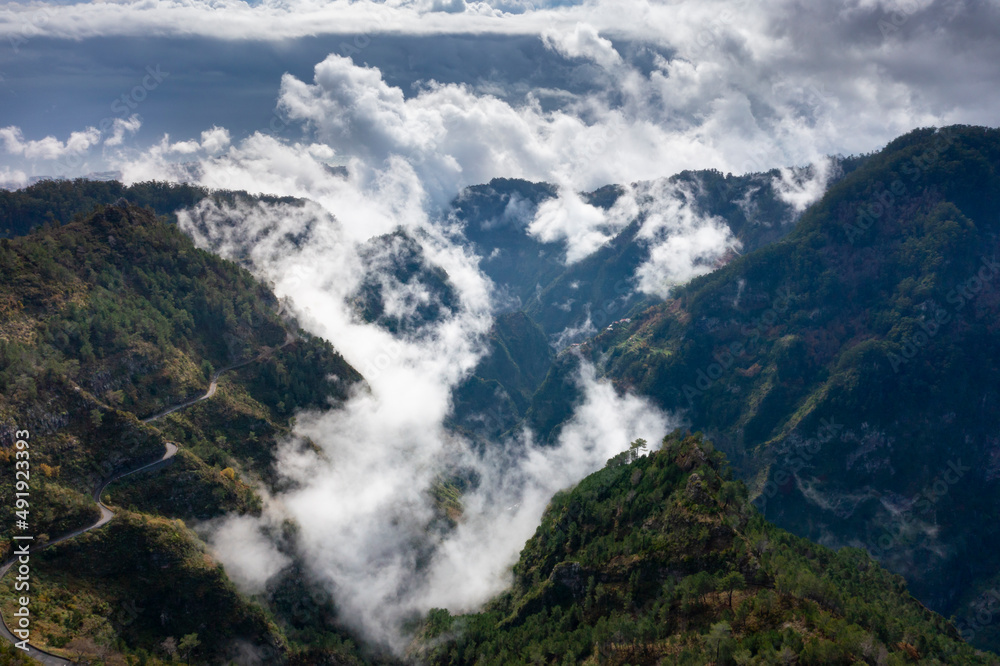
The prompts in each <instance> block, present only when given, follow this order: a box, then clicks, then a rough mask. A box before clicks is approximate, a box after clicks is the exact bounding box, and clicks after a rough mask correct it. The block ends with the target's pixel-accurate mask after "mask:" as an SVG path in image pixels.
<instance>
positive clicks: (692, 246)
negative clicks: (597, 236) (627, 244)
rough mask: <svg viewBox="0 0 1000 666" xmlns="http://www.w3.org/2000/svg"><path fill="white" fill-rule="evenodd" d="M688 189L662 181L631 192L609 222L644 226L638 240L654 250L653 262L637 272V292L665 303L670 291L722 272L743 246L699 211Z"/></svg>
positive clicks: (718, 220)
mask: <svg viewBox="0 0 1000 666" xmlns="http://www.w3.org/2000/svg"><path fill="white" fill-rule="evenodd" d="M696 186H697V185H690V184H687V183H684V184H679V183H675V182H671V181H669V180H666V179H663V180H659V181H652V182H644V183H639V184H637V185H633V186H631V187H630V188H628V189H627V190H626V192H625V194H624V195H623V196H622V197H621V198H620V199H619V200H618V201H617V202H616V204H615V206H614V207H612V209H611V211H610V212H609V217H611V218H616V217H617V218H620V219H635V218H638V219H640V220H642V224H641V226H640V228H639V232H638V234H636V238H637V239H638V240H639V241H640V242H644V243H646V244H647V245H648V246H649V258H648V259H647V260H646V261H645V262H644V263H643V264H642V265H640V266H639V268H638V269H636V273H635V277H636V283H637V288H638V289H639V290H640V291H644V292H646V293H648V294H654V295H656V296H660V297H661V298H666V297H667V296H668V295H669V293H670V290H671V289H672V288H673V287H676V286H677V285H679V284H683V283H685V282H687V281H689V280H690V279H691V278H693V277H696V276H698V275H703V274H705V273H708V272H710V271H712V270H714V269H715V268H717V267H718V266H719V265H720V263H721V261H722V260H723V259H724V258H725V256H726V255H727V254H728V253H729V252H730V251H731V250H734V249H739V247H740V243H739V240H738V239H736V238H735V237H734V236H733V235H732V232H731V231H730V229H729V226H728V225H727V224H726V221H725V220H723V219H722V218H720V217H715V216H709V215H703V214H702V213H700V212H699V211H698V210H696V209H695V206H694V205H693V202H694V192H692V191H691V189H690V188H691V187H696Z"/></svg>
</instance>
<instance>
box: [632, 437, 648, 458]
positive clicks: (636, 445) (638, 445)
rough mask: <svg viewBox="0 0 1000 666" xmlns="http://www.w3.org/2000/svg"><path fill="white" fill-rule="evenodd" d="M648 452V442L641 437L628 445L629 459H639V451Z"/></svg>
mask: <svg viewBox="0 0 1000 666" xmlns="http://www.w3.org/2000/svg"><path fill="white" fill-rule="evenodd" d="M640 449H641V450H643V451H645V450H646V440H644V439H642V438H641V437H640V438H639V439H637V440H635V441H634V442H632V443H631V444H629V445H628V451H629V459H630V460H635V459H636V458H638V457H639V455H640V454H639V450H640Z"/></svg>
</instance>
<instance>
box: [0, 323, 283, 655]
mask: <svg viewBox="0 0 1000 666" xmlns="http://www.w3.org/2000/svg"><path fill="white" fill-rule="evenodd" d="M294 340H295V337H294V335H292V334H291V333H290V332H289V333H288V334H287V335H286V337H285V341H284V342H283V343H282V344H281V345H280V346H278V347H275V348H273V349H268V350H266V351H264V352H263V353H261V354H260V355H258V356H255V357H254V358H252V359H250V360H248V361H243V362H241V363H236V364H234V365H230V366H226V367H225V368H222V369H220V370H216V371H215V373H214V374H213V375H212V379H211V381H210V382H209V385H208V390H207V391H205V393H204V394H202V395H200V396H198V397H197V398H193V399H191V400H187V401H185V402H182V403H179V404H177V405H173V406H172V407H169V408H167V409H165V410H163V411H162V412H159V413H157V414H154V415H153V416H150V417H148V418H145V419H143V420H142V422H143V423H151V422H153V421H156V420H157V419H161V418H163V417H164V416H167V415H168V414H173V413H174V412H176V411H179V410H181V409H185V408H187V407H190V406H191V405H194V404H197V403H199V402H201V401H202V400H208V399H209V398H211V397H212V396H214V395H215V392H216V391H217V390H218V388H219V377H220V376H221V375H222V373H224V372H229V371H230V370H236V369H237V368H242V367H243V366H245V365H249V364H250V363H253V362H255V361H260V360H264V359H266V358H268V357H270V356H271V354H273V353H274V352H275V351H277V350H278V349H281V348H283V347H286V346H288V345H289V344H291V343H292V342H293V341H294ZM165 444H166V451H164V453H163V456H162V457H161V458H159V459H158V460H154V461H153V462H151V463H148V464H145V465H142V466H141V467H137V468H135V469H132V470H129V471H127V472H122V473H121V474H116V475H115V476H112V477H111V478H109V479H108V480H107V481H105V482H104V483H102V484H101V485H100V486H98V488H97V490H95V491H94V495H93V497H94V501H95V502H96V503H97V507H98V508H99V509H100V510H101V517H100V518H99V519H98V520H97V522H95V523H94V524H92V525H89V526H87V527H83V528H80V529H78V530H75V531H73V532H69V533H68V534H64V535H62V536H60V537H59V538H58V539H53V540H52V541H49V542H48V543H46V544H45V545H43V546H42V547H40V548H31V550H30V552H31V554H34V553H37V552H39V551H41V550H44V549H46V548H48V547H50V546H54V545H56V544H57V543H62V542H63V541H68V540H69V539H72V538H74V537H77V536H80V535H81V534H84V533H85V532H89V531H91V530H96V529H97V528H99V527H103V526H104V525H106V524H108V523H109V522H110V521H111V519H112V518H114V517H115V513H114V511H112V510H111V509H110V508H108V506H107V505H106V504H105V503H104V502H103V501H101V495H103V494H104V489H105V488H107V487H108V486H109V485H110V484H112V483H114V482H115V481H117V480H119V479H121V478H123V477H126V476H129V475H131V474H138V473H139V472H143V471H146V470H150V469H152V468H155V467H159V466H162V465H164V464H165V463H167V462H168V461H169V460H170V459H171V458H173V457H174V456H175V455H176V454H177V445H176V444H174V443H173V442H165ZM16 562H17V560H16V558H11V559H10V560H8V561H7V562H4V563H3V565H2V566H0V579H3V577H4V576H5V575H6V574H7V572H8V571H9V570H10V568H11V567H12V566H14V564H15V563H16ZM0 636H3V638H5V639H6V640H8V641H10V642H11V643H17V642H18V641H19V639H18V638H16V637H15V636H14V634H12V633H11V631H10V629H9V628H8V627H7V621H6V620H4V619H3V616H2V614H0ZM28 648H29V649H28V651H27V655H28V656H29V657H31V658H32V659H34V660H35V661H37V662H39V663H41V664H45V666H62V665H63V664H72V663H74V662H71V661H69V660H68V659H65V658H63V657H60V656H58V655H54V654H52V653H50V652H46V651H45V650H42V649H41V648H38V647H35V646H34V645H32V644H31V643H28Z"/></svg>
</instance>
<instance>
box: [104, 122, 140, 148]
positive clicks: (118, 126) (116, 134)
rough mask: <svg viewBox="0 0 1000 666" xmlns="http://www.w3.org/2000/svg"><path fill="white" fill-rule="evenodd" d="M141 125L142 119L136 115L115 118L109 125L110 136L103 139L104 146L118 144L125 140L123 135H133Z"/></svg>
mask: <svg viewBox="0 0 1000 666" xmlns="http://www.w3.org/2000/svg"><path fill="white" fill-rule="evenodd" d="M140 127H142V121H141V120H139V116H138V115H132V116H129V117H128V118H115V120H114V122H113V123H112V125H111V136H109V137H108V138H107V139H105V140H104V145H105V146H120V145H122V143H123V142H124V141H125V135H126V134H129V135H133V134H135V133H136V132H138V131H139V128H140Z"/></svg>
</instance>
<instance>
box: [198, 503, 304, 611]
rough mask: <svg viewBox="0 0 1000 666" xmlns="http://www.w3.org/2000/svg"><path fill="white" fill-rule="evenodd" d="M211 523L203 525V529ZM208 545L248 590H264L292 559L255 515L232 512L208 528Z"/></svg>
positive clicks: (238, 581)
mask: <svg viewBox="0 0 1000 666" xmlns="http://www.w3.org/2000/svg"><path fill="white" fill-rule="evenodd" d="M206 528H208V525H202V526H201V528H200V529H202V530H203V531H204V530H205V529H206ZM208 543H209V546H210V547H211V548H212V551H213V552H214V554H215V556H216V557H217V558H218V559H219V560H220V561H222V562H225V567H226V573H227V574H228V575H229V577H230V578H232V580H233V582H234V583H236V585H237V586H239V588H240V589H241V590H243V591H244V592H246V593H248V594H258V593H260V592H263V591H264V589H265V586H266V584H267V581H268V580H270V579H271V577H272V576H274V575H275V574H277V573H278V572H279V571H281V570H282V569H283V568H285V567H286V566H288V564H289V563H290V562H291V559H290V558H289V557H288V556H287V555H284V554H283V553H281V552H280V551H279V550H278V549H277V548H276V547H275V546H274V544H273V543H272V542H271V541H270V540H269V539H268V538H267V537H266V536H265V535H264V533H263V532H262V531H261V524H260V522H259V521H258V520H257V519H256V518H253V517H252V516H231V517H229V518H227V519H224V520H221V521H219V522H218V524H217V525H215V526H214V527H212V528H211V529H210V530H209V540H208Z"/></svg>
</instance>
